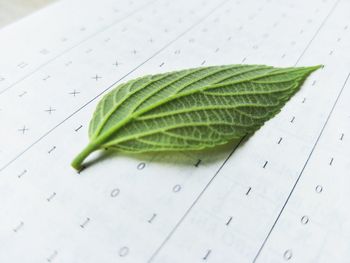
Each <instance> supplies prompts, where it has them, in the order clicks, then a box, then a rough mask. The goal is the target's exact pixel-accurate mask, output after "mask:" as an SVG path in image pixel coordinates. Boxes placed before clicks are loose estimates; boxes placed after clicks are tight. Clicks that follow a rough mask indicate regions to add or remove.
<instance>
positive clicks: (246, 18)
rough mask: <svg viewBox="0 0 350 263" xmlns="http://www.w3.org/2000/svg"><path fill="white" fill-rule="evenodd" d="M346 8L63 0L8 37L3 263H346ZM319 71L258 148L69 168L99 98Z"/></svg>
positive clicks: (261, 136)
mask: <svg viewBox="0 0 350 263" xmlns="http://www.w3.org/2000/svg"><path fill="white" fill-rule="evenodd" d="M349 10H350V2H349V1H346V0H339V1H336V0H309V1H304V0H293V1H292V0H284V1H280V0H267V1H259V0H247V1H233V0H232V1H230V0H227V1H209V0H177V1H172V0H164V1H160V0H159V1H149V0H140V1H113V0H99V1H92V0H91V1H86V0H75V1H68V0H67V1H60V2H58V3H55V4H53V5H52V6H50V7H48V8H45V9H43V10H42V11H40V12H38V13H36V14H34V15H31V16H29V17H27V18H24V19H22V20H21V21H19V22H17V23H15V24H13V25H10V26H7V27H6V28H4V29H2V30H1V31H0V47H1V48H0V120H1V124H0V262H74V263H77V262H84V263H90V262H133V263H134V262H157V263H175V262H191V263H194V262H220V263H221V262H285V261H290V262H349V261H350V259H349V256H348V251H349V250H350V242H349V241H350V213H349V209H348V207H349V205H348V200H349V198H350V191H349V187H348V186H349V183H350V179H349V178H350V177H349V168H350V161H349V155H350V140H349V137H350V122H349V116H350V115H349V114H350V104H349V103H348V100H349V97H350V83H349V82H350V81H348V78H349V72H350V15H349ZM239 63H246V64H268V65H274V66H294V65H297V66H309V65H317V64H323V65H324V68H323V69H322V70H319V71H317V72H315V73H314V74H312V75H311V76H310V78H309V79H308V80H307V81H306V82H305V84H304V85H303V87H302V89H301V90H300V92H298V93H297V94H296V95H295V96H294V97H293V98H292V99H291V101H290V102H288V103H287V105H286V106H285V107H284V108H283V110H282V111H281V113H279V114H278V115H277V116H276V117H275V118H273V119H272V120H271V121H269V122H268V123H266V124H265V125H264V127H263V128H262V129H260V130H259V131H258V132H257V133H256V134H255V135H254V136H253V137H252V138H250V139H249V141H248V142H246V143H244V144H243V145H240V146H239V147H238V148H237V149H235V148H234V146H233V145H229V146H227V147H223V148H222V147H221V148H219V149H216V150H214V151H212V152H210V154H209V153H207V152H202V153H195V154H194V153H177V154H173V155H164V154H146V155H140V156H136V157H133V156H127V155H123V154H115V155H113V156H104V155H103V154H95V155H92V156H91V157H90V158H89V160H90V161H92V160H94V159H96V158H99V161H97V162H95V163H94V164H93V165H91V166H90V167H89V168H88V169H86V170H84V171H83V172H82V173H80V174H77V173H76V172H75V171H74V170H73V169H72V168H71V167H70V162H71V160H72V158H73V157H74V156H75V155H76V154H77V153H78V152H79V151H80V150H81V149H82V148H83V147H84V146H85V145H86V144H87V142H88V138H87V125H88V122H89V120H90V118H91V115H92V113H93V110H94V108H95V106H96V104H97V102H98V101H99V99H100V98H101V96H102V95H103V94H105V93H106V92H107V91H109V90H111V88H113V87H114V86H115V85H116V84H118V83H121V82H125V81H127V80H129V79H132V78H135V77H138V76H142V75H144V74H152V73H159V72H163V71H170V70H176V69H182V68H190V67H197V66H201V65H219V64H239Z"/></svg>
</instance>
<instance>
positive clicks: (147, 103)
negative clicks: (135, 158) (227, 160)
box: [72, 65, 320, 169]
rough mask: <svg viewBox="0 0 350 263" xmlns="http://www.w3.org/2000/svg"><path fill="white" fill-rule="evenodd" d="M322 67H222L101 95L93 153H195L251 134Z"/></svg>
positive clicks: (149, 79) (148, 79)
mask: <svg viewBox="0 0 350 263" xmlns="http://www.w3.org/2000/svg"><path fill="white" fill-rule="evenodd" d="M318 68H320V66H315V67H296V68H274V67H270V66H264V65H225V66H212V67H202V68H194V69H186V70H180V71H174V72H169V73H163V74H157V75H149V76H144V77H141V78H137V79H134V80H131V81H128V82H126V83H124V84H121V85H119V86H118V87H116V88H115V89H114V90H112V91H111V92H110V93H108V94H107V95H105V96H104V97H103V98H102V100H101V101H100V103H99V104H98V106H97V108H96V111H95V113H94V116H93V118H92V120H91V122H90V127H89V137H90V143H89V144H88V146H87V147H86V148H85V149H84V150H83V151H82V152H81V153H80V154H79V155H78V156H77V157H76V158H75V159H74V160H73V162H72V166H73V167H74V168H76V169H81V168H82V162H83V161H84V159H85V158H86V157H87V156H88V155H89V154H90V153H91V152H93V151H95V150H98V149H101V148H113V149H115V150H117V151H121V152H132V153H140V152H151V151H180V150H200V149H204V148H208V147H213V146H215V145H220V144H224V143H227V142H229V141H232V140H234V139H239V138H242V137H243V136H245V135H251V134H252V133H254V132H255V131H256V130H257V129H259V128H260V127H261V126H262V125H263V124H264V122H265V121H267V120H269V119H270V118H272V117H273V116H274V115H275V114H276V113H278V112H279V111H280V109H281V108H282V106H283V105H284V104H285V103H286V102H287V101H288V100H289V99H290V98H291V96H293V94H294V93H295V92H297V91H298V90H299V88H300V86H301V85H302V83H303V82H304V80H305V79H306V78H307V77H308V75H310V74H311V73H312V72H313V71H315V70H317V69H318Z"/></svg>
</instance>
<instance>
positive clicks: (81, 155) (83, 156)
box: [71, 143, 98, 171]
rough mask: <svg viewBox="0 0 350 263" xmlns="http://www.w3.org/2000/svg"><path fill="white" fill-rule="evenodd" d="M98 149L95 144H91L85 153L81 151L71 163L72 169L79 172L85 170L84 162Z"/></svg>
mask: <svg viewBox="0 0 350 263" xmlns="http://www.w3.org/2000/svg"><path fill="white" fill-rule="evenodd" d="M97 149H98V145H96V144H94V143H89V144H88V145H87V146H86V147H85V148H84V149H83V151H81V152H80V153H79V154H78V155H77V156H76V157H75V158H74V160H73V162H72V163H71V165H72V167H73V168H74V169H76V170H78V171H80V170H81V169H82V168H83V165H82V163H83V161H84V160H85V159H86V157H88V156H89V155H90V153H92V152H94V151H96V150H97Z"/></svg>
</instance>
